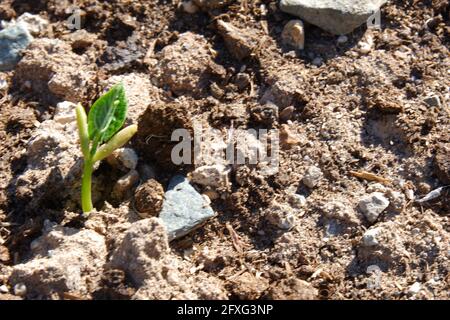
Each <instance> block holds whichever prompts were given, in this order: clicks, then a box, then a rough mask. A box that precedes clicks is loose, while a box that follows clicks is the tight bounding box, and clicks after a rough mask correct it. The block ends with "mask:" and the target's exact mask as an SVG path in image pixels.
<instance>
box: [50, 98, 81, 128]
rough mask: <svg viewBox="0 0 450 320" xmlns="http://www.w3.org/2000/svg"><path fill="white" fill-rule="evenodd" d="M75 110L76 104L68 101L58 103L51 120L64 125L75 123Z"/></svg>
mask: <svg viewBox="0 0 450 320" xmlns="http://www.w3.org/2000/svg"><path fill="white" fill-rule="evenodd" d="M75 108H76V104H75V103H73V102H70V101H63V102H59V103H58V104H57V105H56V109H55V114H54V116H53V119H54V120H55V121H56V122H58V123H60V124H66V123H70V122H73V121H76V115H75Z"/></svg>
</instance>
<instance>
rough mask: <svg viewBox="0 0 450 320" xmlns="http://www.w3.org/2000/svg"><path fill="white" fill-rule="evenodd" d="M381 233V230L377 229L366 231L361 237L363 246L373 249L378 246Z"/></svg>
mask: <svg viewBox="0 0 450 320" xmlns="http://www.w3.org/2000/svg"><path fill="white" fill-rule="evenodd" d="M381 231H382V229H381V228H379V227H378V228H372V229H369V230H367V231H366V232H365V233H364V235H363V237H362V243H363V245H364V246H366V247H373V246H376V245H378V244H379V242H378V236H379V234H380V232H381Z"/></svg>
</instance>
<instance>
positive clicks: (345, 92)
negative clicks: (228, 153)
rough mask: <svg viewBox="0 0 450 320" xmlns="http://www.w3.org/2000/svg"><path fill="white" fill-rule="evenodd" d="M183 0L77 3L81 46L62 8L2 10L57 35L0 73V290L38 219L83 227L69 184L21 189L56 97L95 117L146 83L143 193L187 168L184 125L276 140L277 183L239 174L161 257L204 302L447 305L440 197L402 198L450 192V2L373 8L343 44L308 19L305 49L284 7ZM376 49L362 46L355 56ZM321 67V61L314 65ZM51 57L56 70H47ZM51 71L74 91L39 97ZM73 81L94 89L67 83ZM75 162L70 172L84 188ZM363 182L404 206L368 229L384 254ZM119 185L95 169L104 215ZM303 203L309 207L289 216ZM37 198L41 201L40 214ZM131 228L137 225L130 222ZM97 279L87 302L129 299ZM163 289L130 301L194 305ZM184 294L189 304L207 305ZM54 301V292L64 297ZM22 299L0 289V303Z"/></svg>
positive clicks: (140, 144)
mask: <svg viewBox="0 0 450 320" xmlns="http://www.w3.org/2000/svg"><path fill="white" fill-rule="evenodd" d="M178 2H179V1H173V2H171V3H166V2H162V1H153V0H149V1H132V2H130V1H125V0H117V1H99V0H82V1H78V2H77V3H78V5H79V7H80V9H81V10H82V26H83V28H84V29H85V30H86V31H87V34H83V35H82V36H80V35H79V34H78V35H77V34H76V33H73V32H71V31H70V30H68V29H67V27H66V24H65V21H66V19H67V18H68V16H69V14H68V13H67V12H66V9H67V7H68V5H69V1H67V3H66V2H65V1H10V0H8V1H2V3H1V4H0V18H1V19H11V18H13V17H17V16H19V15H21V14H22V13H24V12H30V13H33V14H39V15H41V16H42V17H45V18H47V19H48V20H49V21H50V22H51V23H50V26H49V27H48V28H47V30H46V31H45V32H44V33H43V34H42V35H40V36H39V37H46V38H50V39H59V40H60V41H62V42H61V43H58V44H56V45H55V46H56V47H57V48H62V49H61V52H60V53H59V52H57V53H56V54H55V53H54V52H53V51H52V50H49V51H48V52H47V53H46V52H45V51H42V50H41V51H33V50H34V49H33V48H31V49H29V51H28V52H27V53H26V57H25V58H24V60H23V61H22V62H21V63H19V65H18V67H17V68H16V69H15V70H13V71H11V72H3V73H0V78H1V79H5V80H7V82H8V87H7V89H4V90H2V91H0V113H1V117H0V138H1V141H2V145H1V150H0V151H1V152H0V154H1V161H0V286H1V285H3V284H5V285H7V286H8V287H10V286H11V283H10V281H9V279H8V278H9V273H10V271H11V267H13V266H14V265H17V264H19V263H21V262H24V261H27V259H29V258H30V256H31V252H30V243H31V242H32V241H33V240H35V239H37V238H38V237H39V236H41V235H42V234H43V228H44V221H45V220H47V219H48V220H50V221H53V222H56V223H57V224H61V225H63V226H66V227H71V228H75V229H84V228H85V226H84V221H83V220H82V219H81V218H80V217H79V216H78V214H74V212H75V213H79V210H80V209H79V207H78V204H77V201H76V199H77V196H78V191H79V190H76V186H75V187H73V188H74V189H70V190H75V191H73V194H72V192H66V193H64V192H59V190H58V186H65V187H67V186H68V185H70V186H71V187H72V184H73V183H71V182H70V183H71V184H70V183H69V182H66V181H65V182H64V184H61V182H60V181H61V179H62V178H61V173H59V175H58V174H57V173H55V174H56V175H55V174H53V173H52V174H49V175H48V176H47V183H45V182H42V183H41V182H39V181H38V182H39V183H37V184H33V188H31V187H29V188H28V186H27V185H25V186H23V185H20V183H18V181H19V182H20V181H22V182H23V181H28V180H23V178H21V175H22V174H24V173H26V172H27V170H29V169H30V159H29V155H27V146H28V144H29V143H28V140H29V139H30V138H31V137H33V136H34V132H35V131H36V130H37V128H38V127H39V126H40V123H42V122H44V121H45V120H49V119H52V118H53V116H54V114H55V107H56V103H55V101H62V100H70V101H80V102H81V103H83V105H85V106H88V105H90V104H91V103H92V102H93V101H94V100H95V99H96V98H97V97H98V95H99V93H100V91H101V90H103V85H102V83H103V82H104V81H106V80H107V79H108V78H110V77H112V76H121V75H125V74H131V73H136V74H140V75H144V76H146V77H148V79H150V82H149V84H148V86H154V87H157V88H158V90H159V91H158V90H156V88H153V89H152V88H149V90H148V91H149V92H150V93H151V94H153V93H155V95H154V96H151V97H150V102H147V103H148V105H147V104H146V105H141V106H140V108H142V112H141V113H140V114H139V120H138V122H139V132H138V134H137V135H136V137H135V138H134V139H133V141H132V143H131V146H132V147H135V148H136V151H137V152H138V155H139V165H138V168H137V171H138V172H139V175H140V179H141V182H142V181H144V180H146V179H144V178H143V177H144V176H145V177H146V178H147V179H148V178H154V179H156V180H157V181H158V182H159V183H161V184H162V185H163V186H164V188H165V187H166V186H167V182H168V179H170V177H172V176H173V175H174V174H175V173H178V172H180V171H181V172H183V173H188V172H189V171H191V170H192V168H191V167H189V166H186V167H181V168H180V167H177V166H174V165H173V164H172V163H171V161H170V150H171V148H172V146H173V145H174V144H173V143H172V142H170V135H171V133H172V130H174V129H177V128H185V129H189V130H192V123H191V121H192V118H193V117H196V118H199V119H200V118H201V119H203V121H206V122H208V123H209V125H210V126H212V127H214V128H222V129H223V128H229V127H230V126H231V124H233V126H234V127H237V128H244V129H245V128H278V129H280V130H281V133H282V137H281V138H282V151H281V154H280V168H279V171H278V173H277V174H275V175H272V176H269V177H264V176H262V175H260V174H259V172H258V169H257V168H253V167H251V166H240V167H236V168H233V171H232V173H231V190H230V192H226V193H224V194H223V196H221V197H217V198H214V197H211V198H212V199H213V201H212V206H213V208H214V210H215V211H216V212H217V217H216V218H214V219H212V220H210V221H208V223H206V224H205V225H204V226H203V227H201V228H199V229H197V230H196V231H194V232H193V233H191V234H189V235H188V236H186V237H184V238H182V239H180V240H176V241H174V242H172V243H171V250H172V256H165V258H164V259H166V260H164V261H168V260H167V259H169V260H170V257H173V259H182V258H185V260H186V261H184V260H183V263H181V262H180V267H179V268H180V269H182V267H181V266H185V265H189V266H190V269H189V268H188V269H189V271H186V270H185V271H182V272H181V271H180V272H181V273H182V274H183V276H184V273H186V274H187V275H189V274H190V273H189V272H193V273H195V276H196V277H197V276H198V277H199V279H204V281H205V282H204V283H205V286H206V285H207V284H209V285H211V286H216V285H217V286H222V287H220V288H221V289H220V290H218V291H217V295H216V296H214V297H219V298H223V297H224V292H225V294H226V296H228V297H229V298H231V299H408V298H414V299H448V298H450V297H449V290H448V288H449V285H450V276H449V263H448V261H449V260H448V259H449V257H450V256H449V254H450V251H449V250H450V248H449V243H450V241H449V240H450V237H449V236H450V234H449V232H450V224H449V213H450V201H449V199H450V198H449V195H450V189H449V188H446V189H444V190H443V192H442V194H441V196H440V197H438V198H436V199H434V200H432V201H429V202H425V203H421V204H419V203H416V202H414V201H411V199H408V198H406V199H405V195H407V194H408V193H410V191H413V192H414V194H415V195H416V196H418V197H421V196H424V195H426V194H427V193H428V192H430V191H432V190H433V189H436V188H438V187H441V186H446V185H448V184H449V183H450V168H449V159H450V145H449V140H450V139H449V138H450V136H449V132H450V117H449V108H448V106H449V104H448V103H449V88H450V78H449V74H448V71H449V68H450V53H449V50H448V48H449V44H450V42H449V39H450V26H449V24H448V16H449V10H450V5H449V4H448V2H446V1H390V2H389V4H387V5H386V6H384V7H383V9H382V30H376V29H369V30H366V28H365V27H364V26H362V27H360V28H359V29H357V30H355V31H354V32H353V33H351V34H349V35H348V36H349V40H348V41H347V42H346V43H344V44H339V43H337V37H335V36H331V35H330V34H328V33H326V32H323V31H321V30H320V29H318V28H316V27H314V26H312V25H309V24H306V23H305V32H306V39H305V50H303V51H300V52H297V53H296V52H295V51H291V50H290V49H289V48H288V47H286V46H285V45H284V44H283V43H282V41H281V32H282V30H283V26H284V25H285V24H286V23H287V22H288V21H289V20H291V19H292V18H293V17H291V16H289V15H287V14H284V13H282V12H280V11H279V9H277V6H276V2H275V1H266V0H261V1H253V2H247V1H245V2H244V1H243V2H235V1H222V2H220V3H222V4H223V5H218V6H217V7H212V8H207V7H205V8H202V9H201V10H199V11H198V12H196V13H194V14H189V13H186V12H184V11H183V9H181V8H180V7H179V6H178ZM214 3H216V1H214ZM262 4H264V5H265V8H266V9H267V13H265V12H264V11H265V10H262V9H261V5H262ZM446 18H447V20H446ZM229 24H231V25H232V28H231V29H230V28H228V27H226V26H227V25H229ZM230 30H231V31H230ZM370 39H372V40H373V45H372V47H371V49H370V51H369V52H367V51H366V50H363V48H362V46H361V45H360V44H361V43H362V42H370ZM41 45H43V46H47V44H41ZM36 46H38V45H36ZM36 50H38V49H36ZM39 50H40V49H39ZM67 51H69V52H67ZM41 54H44V56H41ZM47 55H51V58H50V59H47V58H46V57H47ZM77 57H79V58H80V59H79V60H78V59H77ZM317 57H320V58H321V59H322V61H323V63H322V64H321V65H320V66H315V65H314V64H313V63H312V62H313V60H314V58H317ZM33 59H37V60H39V59H40V61H41V63H40V64H36V63H35V62H33V61H34V60H33ZM51 59H54V61H53V60H51ZM61 61H63V62H61ZM68 61H69V62H68ZM52 63H54V64H58V63H62V65H61V66H59V65H58V68H56V69H55V68H53V69H52V67H51V66H50V65H51V64H52ZM64 63H65V65H67V68H68V69H66V70H64ZM53 74H57V79H56V80H60V81H61V83H62V84H64V85H67V87H64V86H59V85H58V83H57V81H56V80H55V81H53V80H52V81H50V82H52V83H55V82H56V84H55V85H54V86H53V87H52V86H50V85H48V86H47V82H48V81H49V79H50V77H52V76H53ZM44 78H45V79H44ZM66 79H68V81H66ZM80 79H88V80H89V83H87V84H86V85H85V86H83V87H76V86H78V85H79V81H81V80H80ZM27 80H29V81H31V85H30V84H27ZM43 81H44V83H45V86H44V87H42V82H43ZM150 83H151V84H150ZM156 92H160V94H159V93H156ZM430 94H434V95H436V96H438V97H439V99H440V101H441V105H440V106H429V105H428V104H427V103H425V102H424V98H425V97H426V96H428V95H430ZM156 95H157V96H156ZM267 101H271V102H273V103H267V104H266V103H265V102H267ZM67 150H69V151H70V148H69V149H67ZM67 150H66V152H67V154H68V155H70V157H72V158H73V157H75V156H73V154H72V153H69V151H67ZM43 152H45V151H43ZM49 152H50V151H49ZM72 160H73V162H74V163H71V166H73V167H71V168H70V169H71V170H70V173H72V174H73V175H74V176H76V175H77V173H76V172H77V171H76V168H77V167H76V161H75V160H76V159H72ZM46 161H47V160H46ZM48 161H49V160H48ZM59 163H61V162H59ZM147 164H149V165H150V166H151V168H150V167H147V166H146V165H147ZM44 165H45V164H43V166H44ZM312 165H315V166H317V167H319V168H320V170H321V171H322V173H323V177H322V178H321V179H320V181H319V184H318V185H317V186H315V187H314V188H308V187H307V186H306V185H305V184H304V183H303V182H302V179H303V176H304V175H305V173H306V172H307V169H308V168H309V167H310V166H312ZM34 169H36V168H34ZM41 169H42V168H37V169H36V170H41ZM42 170H44V169H42ZM361 171H366V172H370V173H372V174H373V175H376V176H377V177H381V178H383V179H381V181H387V180H386V179H388V180H389V183H387V184H386V185H385V186H384V187H385V188H388V189H390V191H397V192H400V193H401V195H402V196H403V201H400V205H396V204H395V203H394V202H395V201H391V204H390V206H389V207H388V208H387V209H386V210H385V211H384V212H383V213H382V214H381V215H380V216H379V218H378V220H377V221H376V223H375V224H374V227H380V228H382V229H383V232H382V234H381V235H380V239H379V241H380V244H379V245H378V247H377V248H376V249H371V248H369V247H366V246H364V245H363V244H362V236H363V234H364V233H365V231H366V230H367V229H369V227H371V226H372V224H371V223H369V222H368V221H367V220H366V219H365V218H364V217H363V216H362V215H361V213H360V212H359V210H358V202H359V200H360V198H361V197H363V196H364V195H365V194H366V193H369V191H368V190H369V189H370V190H374V191H378V190H375V189H376V188H380V186H373V184H374V183H373V182H370V181H368V180H367V179H361V178H357V177H355V175H354V174H352V173H351V172H361ZM37 172H44V171H37ZM121 176H123V172H121V171H120V170H118V169H115V168H113V167H112V166H110V165H109V164H107V163H102V164H101V165H100V167H99V169H98V171H97V173H96V178H95V179H96V180H97V186H96V185H94V190H97V191H96V193H97V195H98V196H97V198H98V199H97V201H96V206H97V208H98V209H101V208H103V206H104V204H105V201H108V202H110V203H113V204H114V206H115V207H120V205H121V204H122V205H123V204H125V205H129V206H130V207H132V206H133V201H129V199H122V201H123V203H117V201H115V202H114V201H112V200H111V199H110V194H111V188H112V186H114V184H115V183H116V182H117V181H118V180H119V178H120V177H121ZM27 177H28V176H27ZM35 179H37V180H39V179H40V178H39V175H37V178H35ZM42 179H43V178H42ZM58 179H59V180H58ZM158 182H156V181H155V183H156V184H157V183H158ZM58 183H59V184H58ZM52 185H53V186H56V187H54V188H55V189H52V187H51V186H52ZM36 186H38V187H36ZM105 186H111V187H105ZM136 186H137V184H131V185H130V187H129V188H135V187H136ZM381 187H383V186H381ZM96 188H97V189H96ZM199 190H201V188H200V187H199ZM203 191H205V192H206V191H207V190H203ZM390 191H386V192H387V193H389V192H390ZM149 192H150V191H149ZM295 192H297V193H298V194H302V195H304V196H305V197H306V200H307V202H306V205H304V207H303V208H301V209H298V210H297V209H295V208H296V204H295V203H296V202H295V199H294V198H293V196H292V194H293V193H295ZM371 192H372V191H371ZM155 193H158V195H160V193H161V192H155ZM37 196H39V201H37V200H36V202H32V201H31V199H33V198H36V197H37ZM157 202H158V201H157ZM158 203H159V202H158ZM143 205H146V204H145V203H144V204H143ZM158 205H160V204H158ZM108 210H109V209H108ZM296 210H297V211H296ZM290 211H293V212H295V214H294V215H295V221H294V222H293V227H292V228H290V229H289V230H283V229H282V228H279V227H277V224H279V223H278V222H280V223H281V222H283V221H285V220H286V219H287V218H286V215H287V214H290V213H289V212H290ZM118 216H119V217H111V216H108V215H107V214H105V215H104V216H101V218H98V219H99V220H102V219H103V220H102V221H103V222H101V223H100V225H99V226H97V225H96V227H95V228H94V227H89V228H90V229H94V230H96V231H97V230H100V229H101V226H102V223H106V225H108V226H111V225H114V223H118V222H117V221H120V223H125V225H126V223H128V222H129V221H127V222H123V221H121V220H120V219H122V216H120V215H118ZM99 217H100V216H99ZM108 219H109V220H108ZM133 219H134V220H137V219H139V217H137V216H133V218H130V219H128V220H130V221H131V222H133ZM104 221H106V222H104ZM111 221H113V222H111ZM95 223H97V222H95ZM92 224H94V222H92ZM124 230H126V228H125V227H123V228H122V225H119V224H117V226H115V227H110V229H108V230H107V231H106V237H107V239H108V240H107V246H108V250H109V251H108V255H111V252H112V250H113V248H115V247H117V245H116V242H115V241H119V240H117V239H121V238H122V237H123V233H124ZM100 233H101V232H100ZM116 238H117V239H116ZM130 241H131V240H130ZM187 253H189V254H187ZM187 256H188V258H186V257H187ZM118 265H119V266H120V264H118ZM374 265H376V266H378V268H379V270H380V273H379V274H378V276H379V281H378V284H379V286H375V287H373V286H371V285H370V283H372V282H373V281H374V280H373V279H374V277H377V275H376V274H374V273H371V272H370V268H369V267H370V266H374ZM368 268H369V269H368ZM162 270H163V271H162V272H163V273H164V268H162ZM169 270H170V269H169ZM192 270H194V271H192ZM166 272H167V271H166ZM183 272H184V273H183ZM199 272H200V273H201V274H202V276H201V277H200V275H198V273H199ZM96 276H98V275H96ZM100 278H101V281H100V285H99V288H96V289H92V291H91V292H87V293H84V294H83V295H82V296H81V298H86V297H88V298H120V299H129V298H130V297H132V296H133V295H134V294H135V293H136V290H137V289H138V287H137V286H136V284H135V283H133V281H132V280H130V279H129V275H128V274H127V272H126V271H125V270H121V269H120V268H118V267H116V266H114V267H111V268H109V269H108V268H105V271H104V272H103V274H102V275H101V277H100ZM182 279H184V278H182ZM186 281H187V282H186V283H189V284H191V283H192V285H193V284H194V283H195V282H196V281H192V282H189V281H188V280H186ZM202 281H203V280H202ZM416 282H419V283H420V284H421V290H420V292H419V293H417V294H412V293H411V292H410V290H409V288H410V287H411V286H412V285H413V284H414V283H416ZM199 283H203V282H199ZM161 290H162V292H161V293H160V294H159V295H158V293H155V292H150V293H149V292H145V290H140V291H139V292H140V293H139V294H138V297H164V298H177V297H181V298H186V297H188V298H189V297H191V296H189V295H188V294H186V295H183V294H180V295H178V296H177V295H175V296H172V295H171V293H169V291H171V290H172V287H170V286H169V287H167V288H162V289H161ZM164 290H167V292H165V291H164ZM179 290H180V292H183V290H182V289H179ZM193 291H195V292H194V293H195V294H194V295H192V297H194V298H202V297H206V298H210V297H211V296H208V295H204V294H203V293H202V292H201V290H200V291H199V290H197V289H196V290H193ZM10 293H14V290H13V289H12V288H11V290H10ZM57 293H58V295H56V296H52V298H55V297H59V298H66V299H71V298H74V297H73V296H71V295H70V293H67V292H57ZM14 297H15V296H12V295H11V294H5V295H2V294H1V293H0V299H12V298H14ZM29 298H36V296H33V297H29ZM37 298H39V297H37ZM40 298H42V297H40Z"/></svg>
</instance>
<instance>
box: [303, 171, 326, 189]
mask: <svg viewBox="0 0 450 320" xmlns="http://www.w3.org/2000/svg"><path fill="white" fill-rule="evenodd" d="M322 177H323V173H322V170H320V168H318V167H316V166H311V167H309V168H308V169H307V170H306V173H305V175H304V176H303V180H302V181H303V183H304V184H305V186H307V187H308V188H310V189H312V188H314V187H316V186H317V185H318V184H319V182H320V180H321V179H322Z"/></svg>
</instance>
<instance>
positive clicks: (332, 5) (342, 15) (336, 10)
mask: <svg viewBox="0 0 450 320" xmlns="http://www.w3.org/2000/svg"><path fill="white" fill-rule="evenodd" d="M385 2H386V0H360V1H354V0H340V1H329V0H281V2H280V9H281V10H282V11H284V12H286V13H290V14H292V15H295V16H298V17H300V18H302V19H303V20H305V21H308V22H309V23H311V24H314V25H316V26H318V27H320V28H322V29H323V30H326V31H328V32H331V33H333V34H337V35H343V34H347V33H350V32H352V31H353V30H354V29H356V28H357V27H359V26H360V25H362V24H363V23H365V22H367V21H368V19H369V17H371V16H372V15H373V14H374V13H375V12H376V11H377V10H378V9H379V8H380V7H381V6H382V5H383V4H384V3H385Z"/></svg>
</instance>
